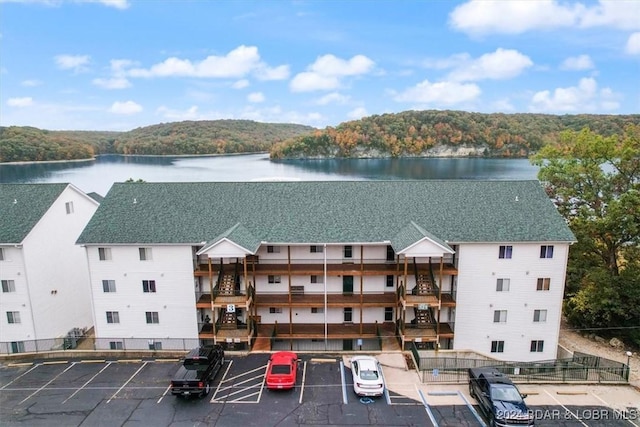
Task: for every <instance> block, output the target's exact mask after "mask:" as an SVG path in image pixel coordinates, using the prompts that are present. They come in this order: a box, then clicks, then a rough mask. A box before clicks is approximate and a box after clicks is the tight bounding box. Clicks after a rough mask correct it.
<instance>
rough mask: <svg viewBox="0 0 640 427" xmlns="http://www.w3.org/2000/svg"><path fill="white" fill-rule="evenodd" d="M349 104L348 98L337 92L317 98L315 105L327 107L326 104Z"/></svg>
mask: <svg viewBox="0 0 640 427" xmlns="http://www.w3.org/2000/svg"><path fill="white" fill-rule="evenodd" d="M347 102H349V97H348V96H346V95H342V94H341V93H338V92H331V93H328V94H326V95H325V96H323V97H321V98H318V99H317V100H316V104H318V105H327V104H333V103H335V104H346V103H347Z"/></svg>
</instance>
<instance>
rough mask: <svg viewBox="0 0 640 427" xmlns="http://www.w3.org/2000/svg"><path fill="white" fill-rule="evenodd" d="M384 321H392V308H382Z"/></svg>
mask: <svg viewBox="0 0 640 427" xmlns="http://www.w3.org/2000/svg"><path fill="white" fill-rule="evenodd" d="M384 321H385V322H392V321H393V307H385V308H384Z"/></svg>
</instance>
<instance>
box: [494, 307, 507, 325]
mask: <svg viewBox="0 0 640 427" xmlns="http://www.w3.org/2000/svg"><path fill="white" fill-rule="evenodd" d="M493 323H507V310H495V311H494V312H493Z"/></svg>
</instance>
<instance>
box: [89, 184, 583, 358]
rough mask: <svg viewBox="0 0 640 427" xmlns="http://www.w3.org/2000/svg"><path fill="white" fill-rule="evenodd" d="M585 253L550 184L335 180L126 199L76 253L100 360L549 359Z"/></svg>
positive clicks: (119, 196)
mask: <svg viewBox="0 0 640 427" xmlns="http://www.w3.org/2000/svg"><path fill="white" fill-rule="evenodd" d="M573 241H574V236H573V235H572V233H571V232H570V230H569V229H568V227H567V225H566V223H565V221H564V220H563V218H562V217H561V216H560V215H559V214H558V213H557V211H556V209H555V207H554V206H553V204H552V202H551V201H550V200H549V199H548V197H547V196H546V194H545V192H544V191H543V189H542V187H541V186H540V183H538V182H537V181H349V182H342V181H340V182H338V181H333V182H215V183H123V184H115V185H114V186H113V187H112V189H111V190H110V191H109V193H108V194H107V196H106V197H105V199H104V200H103V201H102V203H101V205H100V208H99V209H98V210H97V212H96V214H95V215H94V217H93V218H92V219H91V221H90V222H89V224H88V225H87V227H86V228H85V229H84V231H83V233H82V234H81V236H80V238H79V239H78V242H77V243H78V244H79V245H82V246H83V247H84V248H85V249H86V254H87V260H88V263H89V271H90V285H91V286H90V287H91V293H92V301H93V308H94V325H95V332H96V337H97V338H98V341H97V343H96V345H97V347H99V348H111V349H120V348H123V346H125V344H124V343H125V342H128V344H127V345H126V346H125V347H129V348H130V347H131V346H132V344H131V342H134V343H135V342H137V343H138V344H137V345H139V346H140V347H144V348H146V347H147V346H148V347H149V348H154V349H159V348H163V349H166V348H171V347H174V346H176V347H181V346H183V345H184V342H189V343H193V344H194V345H195V344H197V343H198V342H201V343H220V344H223V345H225V346H227V347H228V348H244V349H250V348H252V347H253V346H254V345H256V342H259V343H261V344H260V345H264V344H265V342H266V344H267V346H268V348H270V349H277V348H287V349H289V348H291V349H297V350H300V349H316V350H325V349H326V350H352V349H366V350H375V349H376V348H379V337H380V335H382V334H387V335H388V334H389V333H390V334H391V335H395V337H396V338H397V340H398V343H399V345H400V346H401V347H402V348H409V346H412V345H414V344H415V345H416V346H419V347H421V348H427V349H461V350H464V349H469V350H474V351H477V352H480V353H484V354H488V355H491V356H493V357H496V358H499V359H504V360H542V359H552V358H554V357H555V355H556V347H557V341H558V332H559V325H560V314H561V305H562V295H563V288H564V278H565V270H566V263H567V254H568V247H569V245H570V244H571V243H572V242H573ZM136 340H137V341H136ZM133 345H136V344H133Z"/></svg>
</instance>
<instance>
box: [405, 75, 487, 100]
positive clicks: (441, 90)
mask: <svg viewBox="0 0 640 427" xmlns="http://www.w3.org/2000/svg"><path fill="white" fill-rule="evenodd" d="M480 94H481V90H480V88H479V87H478V86H477V85H475V84H473V83H458V82H446V81H445V82H436V83H431V82H429V81H428V80H424V81H423V82H421V83H418V84H417V85H415V86H413V87H410V88H408V89H407V90H405V91H404V92H402V93H400V94H396V96H395V97H394V99H395V100H396V101H398V102H413V103H419V104H443V105H454V104H460V103H463V102H468V101H473V100H474V99H476V98H477V97H478V96H480Z"/></svg>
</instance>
